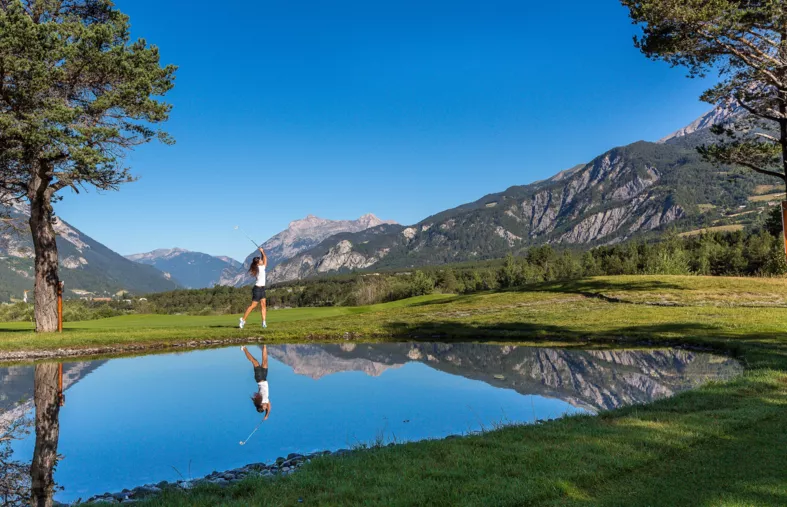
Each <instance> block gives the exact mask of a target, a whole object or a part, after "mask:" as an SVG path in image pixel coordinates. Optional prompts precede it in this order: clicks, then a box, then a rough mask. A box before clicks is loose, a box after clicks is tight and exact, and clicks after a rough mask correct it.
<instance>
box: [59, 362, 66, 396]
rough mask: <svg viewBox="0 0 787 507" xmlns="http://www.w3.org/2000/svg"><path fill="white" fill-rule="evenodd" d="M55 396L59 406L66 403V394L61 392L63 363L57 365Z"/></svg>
mask: <svg viewBox="0 0 787 507" xmlns="http://www.w3.org/2000/svg"><path fill="white" fill-rule="evenodd" d="M57 398H58V402H59V403H60V406H61V407H62V406H64V405H65V404H66V395H65V394H63V363H60V364H58V365H57Z"/></svg>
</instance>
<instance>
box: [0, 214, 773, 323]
mask: <svg viewBox="0 0 787 507" xmlns="http://www.w3.org/2000/svg"><path fill="white" fill-rule="evenodd" d="M781 234H782V224H781V216H780V213H779V210H778V208H775V209H774V211H773V212H772V213H771V214H770V216H769V217H768V219H767V220H766V221H765V222H764V224H762V225H761V226H760V227H758V228H757V229H756V230H755V229H752V230H747V231H736V232H713V233H705V234H697V235H693V236H680V235H678V234H677V233H675V232H668V233H666V234H665V235H664V236H663V237H662V239H661V240H660V241H629V242H625V243H620V244H617V245H612V246H603V247H598V248H593V249H591V250H587V251H581V250H570V249H567V250H557V249H555V248H553V247H551V246H549V245H545V246H539V247H533V248H530V249H529V250H527V251H526V252H524V253H523V254H522V255H519V256H514V255H510V254H509V255H508V256H507V257H506V258H504V259H497V260H492V261H482V262H476V263H472V262H471V263H463V264H455V265H445V266H433V267H425V268H420V269H415V270H397V271H387V272H377V273H369V272H356V273H349V274H342V275H333V276H324V277H319V278H313V279H308V280H299V281H294V282H288V283H283V284H279V285H274V286H272V287H270V288H269V289H268V306H269V307H270V308H298V307H324V306H362V305H371V304H376V303H383V302H388V301H396V300H400V299H405V298H408V297H413V296H420V295H425V294H431V293H434V292H442V293H457V294H471V293H474V292H481V291H490V290H502V289H520V288H521V289H527V287H528V286H531V285H533V284H538V283H543V282H553V281H561V280H573V279H578V278H584V277H589V276H601V275H638V274H643V275H644V274H647V275H659V274H662V275H712V276H767V277H771V276H783V275H785V274H787V261H786V260H785V254H784V250H783V246H782V240H781ZM145 299H146V301H144V300H143V301H140V300H135V301H134V302H133V303H127V302H123V301H113V302H106V303H98V302H88V301H68V302H67V303H66V305H65V310H64V319H65V320H66V321H77V320H91V319H98V318H105V317H112V316H116V315H123V314H128V313H158V314H188V315H222V314H239V313H242V312H243V311H244V310H245V309H246V307H247V306H248V304H249V301H250V299H251V295H250V288H249V287H244V288H234V287H220V286H217V287H214V288H212V289H198V290H177V291H172V292H162V293H157V294H150V295H148V296H146V298H145ZM32 315H33V313H32V305H25V304H23V303H17V304H14V305H4V306H2V307H0V321H14V320H30V319H31V318H32Z"/></svg>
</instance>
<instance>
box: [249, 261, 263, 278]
mask: <svg viewBox="0 0 787 507" xmlns="http://www.w3.org/2000/svg"><path fill="white" fill-rule="evenodd" d="M259 263H260V258H259V257H255V258H254V260H252V261H251V266H249V274H250V275H251V276H253V277H254V278H257V275H258V274H260V267H259Z"/></svg>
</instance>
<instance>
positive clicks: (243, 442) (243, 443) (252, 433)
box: [238, 418, 265, 445]
mask: <svg viewBox="0 0 787 507" xmlns="http://www.w3.org/2000/svg"><path fill="white" fill-rule="evenodd" d="M263 421H265V419H264V418H263V419H262V421H260V423H259V424H258V425H257V427H256V428H254V431H252V432H251V434H250V435H249V436H248V437H247V438H246V440H241V441H240V442H238V443H239V444H240V445H246V443H247V442H248V441H249V440H251V437H252V435H254V434H255V433H257V430H258V429H260V426H262V423H263Z"/></svg>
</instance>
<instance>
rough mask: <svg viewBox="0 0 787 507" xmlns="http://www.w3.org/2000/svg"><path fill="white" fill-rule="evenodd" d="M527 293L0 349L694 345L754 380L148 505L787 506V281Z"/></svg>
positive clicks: (99, 332) (132, 331)
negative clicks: (234, 344) (253, 343)
mask: <svg viewBox="0 0 787 507" xmlns="http://www.w3.org/2000/svg"><path fill="white" fill-rule="evenodd" d="M530 289H531V290H529V291H525V292H501V293H487V294H477V295H471V296H429V297H423V298H419V299H415V300H407V301H400V302H397V303H392V304H388V305H379V306H373V307H361V308H330V309H303V310H282V311H278V312H272V313H271V315H270V317H269V326H270V328H269V329H268V330H266V332H265V333H262V330H261V329H259V328H256V329H255V328H254V326H253V325H250V326H249V329H246V330H243V331H241V330H238V329H235V328H234V325H235V321H236V318H235V317H181V316H129V317H121V318H115V319H107V320H103V321H91V322H85V323H74V324H71V325H69V326H68V328H67V330H66V332H65V333H64V334H63V335H62V336H47V337H38V336H35V335H34V334H33V333H30V332H29V330H26V329H25V328H24V326H21V325H18V324H13V325H11V324H8V325H6V324H0V351H3V352H19V351H29V350H34V349H39V350H40V349H47V348H48V349H55V348H63V347H73V348H83V347H97V346H118V345H139V346H153V345H156V346H161V345H166V344H175V343H186V342H189V341H192V342H198V341H199V340H201V339H205V340H208V339H218V338H221V339H226V340H252V339H259V338H263V339H264V340H265V341H266V342H268V343H275V342H288V341H307V340H344V339H357V340H385V339H421V340H433V339H437V338H436V337H438V338H439V339H441V340H461V341H476V340H478V341H480V340H485V341H510V342H517V343H533V344H538V345H563V346H570V347H584V348H587V347H595V348H599V347H601V348H603V347H613V346H614V347H627V346H641V345H643V344H650V345H652V346H654V347H658V346H664V345H673V344H684V345H689V346H698V347H703V348H710V349H713V350H716V351H718V352H724V353H729V354H733V355H735V356H736V357H738V358H739V359H740V360H741V361H742V362H743V363H744V365H745V366H746V373H745V374H744V375H743V376H741V377H739V378H737V379H735V380H731V381H728V382H719V383H712V384H709V385H706V386H705V387H703V388H700V389H698V390H695V391H692V392H688V393H684V394H681V395H679V396H677V397H675V398H672V399H668V400H662V401H659V402H656V403H653V404H650V405H646V406H636V407H629V408H625V409H621V410H615V411H612V412H608V413H604V414H602V415H600V416H596V417H590V416H581V417H571V418H567V419H562V420H557V421H551V422H548V423H545V424H540V425H536V426H517V427H509V428H505V429H501V430H497V431H492V432H488V433H484V434H481V435H474V436H468V437H465V438H462V439H455V440H445V441H426V442H416V443H410V444H405V445H398V446H395V447H386V448H380V449H371V450H367V451H363V452H359V453H353V454H350V455H348V456H344V457H329V458H320V459H316V460H314V461H313V462H312V463H310V464H308V465H306V466H304V467H303V469H301V470H300V471H299V472H298V473H296V474H293V475H291V476H288V477H285V478H281V479H277V480H273V481H271V480H265V479H248V480H246V481H245V482H243V483H241V484H238V485H235V486H232V487H229V488H226V489H220V488H218V487H210V486H203V487H199V488H196V489H195V490H193V491H190V492H188V493H183V492H167V493H165V494H164V495H163V496H160V497H157V498H155V499H152V500H149V501H148V502H147V503H141V505H173V506H180V505H183V506H185V505H204V506H208V505H211V506H212V505H228V506H245V505H295V504H298V503H299V502H303V504H307V505H446V506H448V505H511V506H514V505H517V506H520V505H589V506H590V505H593V506H595V505H603V506H607V505H608V506H613V505H614V506H630V505H651V506H652V505H664V506H674V505H692V506H694V505H700V506H704V505H708V506H711V505H713V506H719V505H721V506H733V505H740V506H744V505H745V506H749V505H787V282H785V281H784V280H780V279H737V278H701V277H604V278H591V279H586V280H581V281H578V282H568V283H562V284H561V283H553V284H544V285H538V286H533V287H531V288H530Z"/></svg>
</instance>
